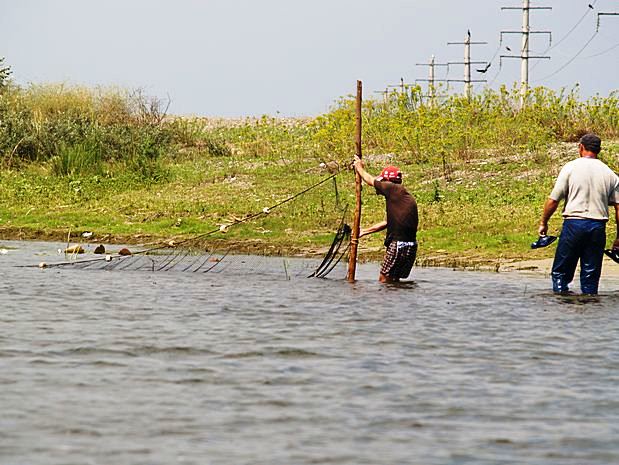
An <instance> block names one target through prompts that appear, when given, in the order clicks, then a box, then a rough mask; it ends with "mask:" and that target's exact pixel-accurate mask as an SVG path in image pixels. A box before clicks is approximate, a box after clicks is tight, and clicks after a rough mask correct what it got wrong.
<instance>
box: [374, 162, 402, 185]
mask: <svg viewBox="0 0 619 465" xmlns="http://www.w3.org/2000/svg"><path fill="white" fill-rule="evenodd" d="M377 179H378V180H379V181H390V182H393V183H395V184H401V183H402V172H401V171H400V168H398V167H397V166H386V167H385V168H383V170H382V171H381V172H380V176H378V178H377Z"/></svg>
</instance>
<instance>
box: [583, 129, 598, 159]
mask: <svg viewBox="0 0 619 465" xmlns="http://www.w3.org/2000/svg"><path fill="white" fill-rule="evenodd" d="M601 150H602V140H601V139H600V138H599V137H598V136H596V135H595V134H593V133H588V134H585V135H584V136H582V137H581V138H580V143H579V144H578V151H579V152H580V155H581V156H582V155H584V152H590V153H592V154H594V155H597V154H598V153H600V151H601Z"/></svg>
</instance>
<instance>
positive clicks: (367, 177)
mask: <svg viewBox="0 0 619 465" xmlns="http://www.w3.org/2000/svg"><path fill="white" fill-rule="evenodd" d="M354 165H355V169H356V170H357V173H359V176H361V179H363V180H364V181H365V183H366V184H367V185H368V186H372V187H374V176H372V175H371V174H370V173H368V172H367V171H366V170H365V167H364V166H363V161H362V160H361V158H359V157H358V156H357V155H355V162H354ZM385 226H386V223H385ZM383 229H384V228H383Z"/></svg>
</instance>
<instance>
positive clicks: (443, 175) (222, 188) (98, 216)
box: [0, 86, 619, 263]
mask: <svg viewBox="0 0 619 465" xmlns="http://www.w3.org/2000/svg"><path fill="white" fill-rule="evenodd" d="M518 100H519V95H518V93H517V92H516V90H511V91H510V90H507V89H502V90H501V91H499V92H491V91H487V92H485V93H483V94H481V95H478V96H476V97H475V98H474V99H473V100H471V101H467V100H466V99H463V98H461V97H458V96H452V97H449V98H447V99H446V100H444V101H442V102H439V103H438V104H437V105H436V106H434V107H430V106H428V105H427V102H424V101H423V97H422V96H421V92H420V89H418V88H409V89H407V92H406V93H405V94H393V95H392V96H391V98H390V100H389V101H388V102H387V104H384V103H382V102H377V101H367V102H366V103H365V106H364V147H363V149H364V159H365V160H366V164H367V168H368V170H369V171H370V172H371V173H378V172H379V171H380V169H381V168H382V167H383V166H384V165H385V164H387V163H389V164H398V165H399V166H400V167H401V168H402V170H403V172H404V174H405V178H404V183H405V185H406V186H407V188H408V189H409V190H410V191H411V192H412V193H413V194H414V195H415V196H416V197H417V200H418V203H419V210H420V230H419V240H420V243H421V248H420V258H421V260H425V261H426V263H449V261H450V260H453V259H454V257H455V258H458V259H464V260H468V261H469V262H471V263H477V262H492V261H494V260H497V259H499V258H503V259H516V258H539V257H543V256H549V255H550V254H551V253H552V251H551V250H544V249H542V250H536V251H531V250H530V249H529V244H530V243H531V242H532V240H533V239H534V238H535V235H536V228H537V223H538V220H539V215H540V213H541V209H542V205H543V202H544V200H545V199H546V196H547V195H548V193H549V192H550V190H551V188H552V185H553V182H554V179H555V177H556V175H557V173H558V171H559V169H560V167H561V166H562V165H563V164H564V163H565V162H567V161H568V160H570V159H572V158H575V157H576V156H577V151H576V144H575V142H574V141H575V140H577V137H578V135H579V134H581V133H583V132H584V131H588V130H591V131H596V132H598V133H599V134H600V135H601V136H602V137H603V140H604V151H603V158H604V160H605V161H606V162H607V163H608V164H609V165H610V166H611V167H612V168H614V169H615V170H617V169H619V143H617V142H614V143H613V142H612V140H617V139H619V105H618V99H617V95H616V94H611V95H609V96H608V97H604V98H603V97H595V98H593V99H589V100H580V99H579V98H578V96H577V94H576V93H575V92H562V93H561V92H560V93H553V92H551V91H549V90H548V89H543V88H538V89H534V90H532V91H531V94H530V101H529V106H528V107H527V109H526V110H524V111H517V102H518ZM148 101H149V100H148V99H147V98H145V97H143V96H142V95H141V94H139V93H130V92H124V91H109V90H108V91H101V90H89V89H82V88H66V87H62V86H60V87H58V86H43V87H32V88H25V89H20V88H15V87H11V86H9V87H8V88H7V89H4V90H3V91H2V93H0V135H4V137H0V140H1V141H2V142H1V143H0V156H1V157H2V161H3V169H2V171H0V231H4V233H3V234H4V235H5V237H7V236H11V235H16V232H18V231H22V232H26V233H28V234H29V235H32V236H35V237H36V235H37V234H41V235H42V236H44V237H57V238H62V237H66V234H67V232H68V231H69V230H71V231H73V233H79V232H80V231H85V230H92V231H95V233H96V235H97V236H98V237H99V238H101V237H103V236H105V235H110V236H111V237H115V238H116V239H118V240H127V241H132V240H138V239H136V236H138V238H139V240H140V241H143V240H145V237H151V238H189V237H192V236H195V235H200V234H203V233H205V232H207V231H211V230H213V229H217V228H219V226H220V225H222V224H230V223H232V222H235V221H237V220H239V219H241V218H243V217H245V216H246V215H248V214H252V213H256V212H260V211H262V210H263V208H264V207H269V206H272V205H274V204H276V203H278V202H280V201H282V200H284V199H286V198H288V197H289V196H292V195H294V194H296V193H297V192H299V191H301V190H303V189H305V188H306V187H307V186H309V185H311V184H313V183H316V182H318V181H319V180H321V179H324V178H325V177H326V176H327V175H328V173H327V172H326V170H325V169H323V168H321V167H320V166H319V165H320V163H321V162H335V163H337V164H338V165H339V167H340V168H341V169H342V172H341V174H340V175H339V176H338V178H337V180H338V188H339V193H340V198H339V202H340V203H339V205H336V197H335V193H334V189H333V184H332V183H331V182H328V183H326V184H324V185H323V186H321V187H320V188H317V189H316V190H314V191H311V192H309V193H307V194H306V195H304V196H302V197H300V198H299V199H297V200H295V201H293V202H290V203H287V204H285V205H283V206H282V207H281V208H278V209H275V210H273V211H272V212H271V213H270V214H269V215H266V216H262V217H260V218H258V219H256V220H254V221H252V222H250V223H244V224H241V225H238V226H235V227H233V228H230V230H229V232H228V233H226V234H221V233H217V234H214V235H213V236H212V239H213V240H214V241H217V244H218V245H219V246H225V244H231V245H232V246H234V247H243V246H244V244H254V245H255V244H259V247H264V248H265V249H266V250H269V251H270V252H274V251H284V252H285V251H289V252H290V251H293V252H296V251H299V250H314V249H316V248H317V247H322V246H325V245H328V244H329V242H330V240H331V237H332V233H333V232H334V229H335V228H336V227H337V224H338V223H339V220H340V218H341V215H342V209H341V207H342V205H343V204H348V205H353V204H354V176H353V173H352V171H350V170H349V169H348V165H349V163H350V161H351V158H352V153H353V150H354V149H353V139H352V138H353V133H354V131H353V127H354V112H353V110H354V108H353V101H352V99H351V98H343V99H342V100H341V101H340V102H339V103H338V104H337V105H336V106H335V107H334V108H333V109H332V110H331V111H330V112H329V113H327V114H325V115H322V116H320V117H318V118H315V119H303V120H285V119H274V118H268V117H263V118H260V119H257V120H256V119H252V120H249V119H248V120H241V121H235V122H224V123H223V124H213V123H212V122H210V121H208V120H205V119H201V118H193V119H184V118H169V117H168V118H163V117H162V115H161V112H160V110H159V109H158V107H157V105H154V106H152V105H148V104H147V102H148ZM363 200H364V205H363V220H362V222H363V224H364V225H368V224H372V223H374V222H377V221H380V220H382V219H383V218H384V200H383V199H382V198H381V197H379V196H376V195H375V194H374V192H373V190H372V189H368V188H365V189H364V199H363ZM350 213H351V212H349V216H350ZM559 226H560V218H558V215H556V216H555V218H553V220H552V222H551V233H553V232H554V233H556V232H558V228H559ZM361 245H362V249H361V250H362V252H361V256H362V258H377V257H378V256H380V254H381V250H382V249H381V247H382V237H381V235H375V236H372V237H369V238H367V239H363V240H362V244H361Z"/></svg>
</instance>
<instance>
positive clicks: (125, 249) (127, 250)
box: [118, 247, 133, 256]
mask: <svg viewBox="0 0 619 465" xmlns="http://www.w3.org/2000/svg"><path fill="white" fill-rule="evenodd" d="M118 255H123V256H124V255H133V254H132V253H131V250H129V249H127V248H126V247H125V248H122V249H120V250H119V251H118Z"/></svg>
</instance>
